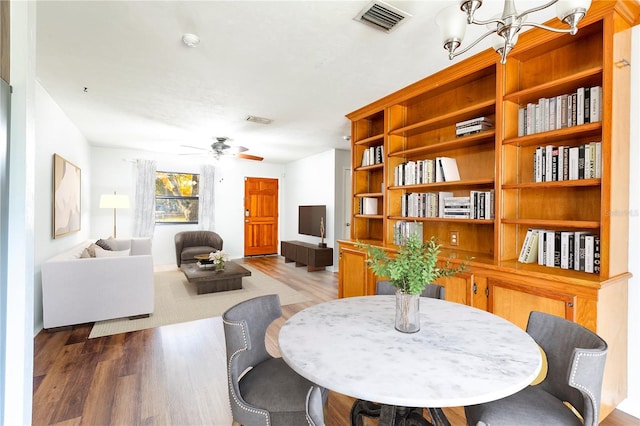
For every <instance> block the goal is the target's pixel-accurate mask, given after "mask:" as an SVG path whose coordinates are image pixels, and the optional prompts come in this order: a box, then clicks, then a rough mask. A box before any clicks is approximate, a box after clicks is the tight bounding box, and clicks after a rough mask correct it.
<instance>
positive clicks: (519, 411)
mask: <svg viewBox="0 0 640 426" xmlns="http://www.w3.org/2000/svg"><path fill="white" fill-rule="evenodd" d="M527 333H529V335H531V337H533V339H534V340H535V341H536V342H537V343H538V345H540V347H541V348H542V349H543V351H544V353H545V354H546V358H547V365H548V371H547V375H546V377H545V379H544V380H543V381H542V382H541V383H540V384H538V385H534V386H528V387H526V388H525V389H523V390H521V391H520V392H518V393H516V394H514V395H511V396H508V397H506V398H503V399H499V400H497V401H492V402H488V403H485V404H479V405H472V406H469V407H465V414H466V416H467V423H468V424H469V425H474V426H475V425H491V426H499V425H515V424H518V425H576V426H578V425H582V424H584V425H585V426H596V425H597V424H598V416H599V410H600V393H601V390H602V376H603V374H604V364H605V359H606V356H607V343H606V342H605V341H604V340H602V339H601V338H600V337H599V336H598V335H597V334H595V333H593V332H592V331H590V330H588V329H586V328H584V327H583V326H581V325H579V324H576V323H573V322H571V321H567V320H565V319H564V318H560V317H557V316H554V315H549V314H545V313H542V312H531V314H530V315H529V322H528V324H527ZM564 402H568V403H569V404H571V405H572V406H573V407H574V408H575V409H576V411H577V412H578V413H580V415H581V416H582V418H583V419H584V423H583V422H582V421H580V419H578V417H577V416H576V415H575V414H574V413H573V412H572V411H571V409H570V408H568V407H567V406H566V405H565V404H564Z"/></svg>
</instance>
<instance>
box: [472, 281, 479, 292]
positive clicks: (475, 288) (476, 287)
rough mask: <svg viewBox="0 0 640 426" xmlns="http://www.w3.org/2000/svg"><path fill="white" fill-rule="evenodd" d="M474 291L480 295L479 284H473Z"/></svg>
mask: <svg viewBox="0 0 640 426" xmlns="http://www.w3.org/2000/svg"><path fill="white" fill-rule="evenodd" d="M472 289H473V294H478V284H476V283H473V287H472Z"/></svg>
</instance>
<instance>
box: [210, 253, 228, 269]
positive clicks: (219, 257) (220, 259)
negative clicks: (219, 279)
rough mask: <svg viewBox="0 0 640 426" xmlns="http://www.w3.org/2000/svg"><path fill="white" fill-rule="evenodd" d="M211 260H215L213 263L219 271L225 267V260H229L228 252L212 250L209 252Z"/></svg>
mask: <svg viewBox="0 0 640 426" xmlns="http://www.w3.org/2000/svg"><path fill="white" fill-rule="evenodd" d="M209 260H210V261H212V262H213V265H214V267H215V269H216V270H217V271H221V270H223V269H224V262H226V261H227V260H229V257H228V256H227V253H225V252H223V251H222V250H218V251H212V252H211V253H209Z"/></svg>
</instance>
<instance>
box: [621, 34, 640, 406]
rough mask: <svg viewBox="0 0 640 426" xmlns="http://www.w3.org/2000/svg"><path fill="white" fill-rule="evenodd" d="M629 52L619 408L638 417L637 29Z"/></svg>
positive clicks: (639, 217) (639, 47)
mask: <svg viewBox="0 0 640 426" xmlns="http://www.w3.org/2000/svg"><path fill="white" fill-rule="evenodd" d="M632 34H633V38H632V49H633V50H632V54H631V64H632V72H631V93H633V94H635V95H632V96H631V134H630V140H631V146H630V152H629V162H630V163H629V164H630V167H629V180H630V181H631V184H630V185H629V213H630V215H629V272H631V273H632V274H633V278H631V280H629V302H628V306H629V321H628V324H629V337H628V345H629V349H628V351H629V352H628V361H627V362H628V376H627V377H628V378H629V379H628V382H629V391H628V396H627V399H626V400H625V401H624V402H623V403H622V404H620V406H619V407H618V408H620V409H621V410H622V411H625V412H627V413H629V414H631V415H633V416H634V417H637V418H640V379H639V378H640V239H639V238H638V235H640V191H638V188H640V167H638V165H639V164H640V120H638V116H639V113H640V101H639V99H638V98H639V97H640V96H639V95H640V28H639V27H635V28H633V32H632Z"/></svg>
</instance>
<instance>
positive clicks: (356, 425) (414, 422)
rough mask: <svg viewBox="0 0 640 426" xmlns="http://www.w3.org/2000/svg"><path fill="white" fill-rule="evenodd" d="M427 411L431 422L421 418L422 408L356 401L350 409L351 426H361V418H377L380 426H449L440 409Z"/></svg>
mask: <svg viewBox="0 0 640 426" xmlns="http://www.w3.org/2000/svg"><path fill="white" fill-rule="evenodd" d="M428 411H429V415H430V416H431V422H429V421H428V420H427V419H425V418H424V417H423V416H422V408H413V407H397V406H395V405H386V404H376V403H373V402H371V401H365V400H362V399H357V400H356V401H355V402H354V403H353V406H352V407H351V426H362V425H363V420H362V417H363V416H367V417H372V418H379V419H380V421H379V424H380V425H381V426H383V425H384V426H451V425H450V423H449V420H448V419H447V418H446V416H445V415H444V413H443V412H442V410H441V409H440V408H428ZM432 422H433V423H432Z"/></svg>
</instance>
